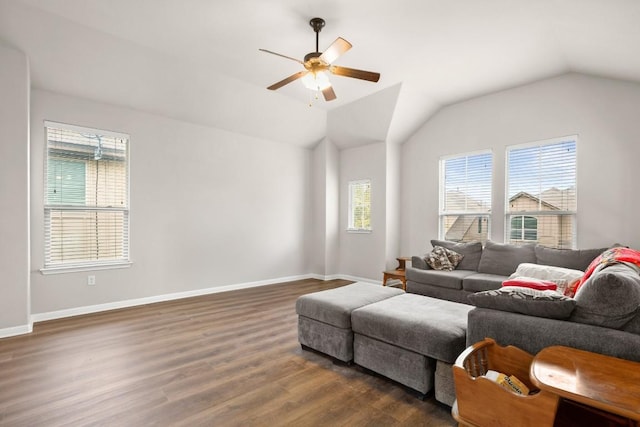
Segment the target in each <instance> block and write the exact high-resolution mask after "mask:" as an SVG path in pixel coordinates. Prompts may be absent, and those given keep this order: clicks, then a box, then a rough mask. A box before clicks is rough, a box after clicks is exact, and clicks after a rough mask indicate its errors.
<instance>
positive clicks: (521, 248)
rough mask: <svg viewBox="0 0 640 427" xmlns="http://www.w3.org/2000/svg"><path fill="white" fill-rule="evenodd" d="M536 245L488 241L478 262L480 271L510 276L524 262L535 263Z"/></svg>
mask: <svg viewBox="0 0 640 427" xmlns="http://www.w3.org/2000/svg"><path fill="white" fill-rule="evenodd" d="M534 247H535V246H534V245H531V244H527V245H512V244H509V243H495V242H492V241H490V240H489V241H487V243H486V244H485V246H484V249H483V250H482V257H481V258H480V263H479V264H478V272H479V273H488V274H497V275H500V276H509V275H510V274H511V273H513V272H514V271H516V269H517V268H518V266H519V265H520V264H521V263H523V262H528V263H532V264H533V263H535V262H536V253H535V249H534Z"/></svg>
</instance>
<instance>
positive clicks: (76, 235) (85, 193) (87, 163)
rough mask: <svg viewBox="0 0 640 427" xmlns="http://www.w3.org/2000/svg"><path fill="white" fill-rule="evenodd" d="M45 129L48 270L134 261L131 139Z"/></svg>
mask: <svg viewBox="0 0 640 427" xmlns="http://www.w3.org/2000/svg"><path fill="white" fill-rule="evenodd" d="M45 127H46V139H47V143H46V162H45V167H46V173H45V175H44V176H45V183H44V185H45V192H44V193H45V194H44V196H45V201H44V205H45V209H44V210H45V212H44V213H45V265H44V267H45V269H48V268H51V269H55V268H61V267H63V268H64V267H69V268H73V267H91V266H109V265H112V264H118V263H124V262H128V261H129V166H128V153H129V147H128V145H129V136H128V135H125V134H118V133H114V132H108V131H103V130H97V129H89V128H83V127H78V126H71V125H65V124H60V123H54V122H45Z"/></svg>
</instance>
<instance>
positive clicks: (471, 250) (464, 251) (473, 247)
mask: <svg viewBox="0 0 640 427" xmlns="http://www.w3.org/2000/svg"><path fill="white" fill-rule="evenodd" d="M431 245H432V246H433V247H434V248H435V247H436V246H442V247H443V248H447V249H449V250H452V251H454V252H457V253H459V254H460V255H462V256H463V257H464V258H463V259H462V260H461V261H460V264H458V267H457V268H458V270H472V271H478V263H479V262H480V256H481V255H482V243H481V242H466V243H457V242H450V241H448V240H435V239H434V240H432V241H431Z"/></svg>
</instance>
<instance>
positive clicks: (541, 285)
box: [502, 276, 558, 291]
mask: <svg viewBox="0 0 640 427" xmlns="http://www.w3.org/2000/svg"><path fill="white" fill-rule="evenodd" d="M502 286H503V287H505V286H519V287H521V288H530V289H537V290H539V291H555V290H557V289H558V285H557V284H555V283H553V282H550V281H548V280H540V279H536V278H533V277H523V276H520V277H514V278H513V279H508V280H505V281H504V282H502Z"/></svg>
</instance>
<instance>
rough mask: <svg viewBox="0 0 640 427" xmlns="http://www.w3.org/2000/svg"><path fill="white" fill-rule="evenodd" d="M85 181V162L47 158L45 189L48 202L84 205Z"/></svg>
mask: <svg viewBox="0 0 640 427" xmlns="http://www.w3.org/2000/svg"><path fill="white" fill-rule="evenodd" d="M85 183H86V176H85V162H82V161H75V160H63V159H60V158H55V157H50V158H49V162H48V166H47V191H46V197H47V203H48V204H55V205H73V206H82V205H84V204H85V191H86V186H85Z"/></svg>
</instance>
